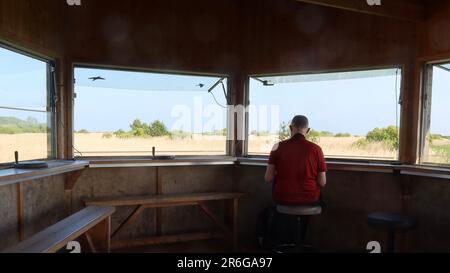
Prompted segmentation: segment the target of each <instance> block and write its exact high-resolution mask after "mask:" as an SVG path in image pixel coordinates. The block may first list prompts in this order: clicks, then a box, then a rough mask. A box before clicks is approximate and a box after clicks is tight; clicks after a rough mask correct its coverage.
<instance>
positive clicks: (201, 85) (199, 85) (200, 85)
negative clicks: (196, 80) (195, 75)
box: [197, 83, 205, 88]
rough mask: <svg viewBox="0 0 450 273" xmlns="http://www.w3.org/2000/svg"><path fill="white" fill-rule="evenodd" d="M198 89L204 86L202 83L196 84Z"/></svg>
mask: <svg viewBox="0 0 450 273" xmlns="http://www.w3.org/2000/svg"><path fill="white" fill-rule="evenodd" d="M197 86H198V87H200V88H203V87H204V86H205V85H204V84H203V83H200V84H197Z"/></svg>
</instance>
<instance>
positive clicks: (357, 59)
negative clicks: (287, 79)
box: [242, 0, 416, 74]
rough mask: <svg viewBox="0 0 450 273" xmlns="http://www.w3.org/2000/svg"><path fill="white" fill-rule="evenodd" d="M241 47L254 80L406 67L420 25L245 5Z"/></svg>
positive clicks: (302, 7)
mask: <svg viewBox="0 0 450 273" xmlns="http://www.w3.org/2000/svg"><path fill="white" fill-rule="evenodd" d="M243 17H244V18H245V25H244V28H245V29H244V31H243V37H242V39H243V41H242V45H243V46H242V51H243V52H242V58H243V59H242V61H243V67H244V70H245V71H247V72H248V73H250V74H261V73H283V72H284V73H289V72H301V71H306V72H307V71H321V70H329V69H334V70H336V69H345V68H361V67H373V66H390V65H406V64H408V62H410V61H411V59H412V58H414V53H415V43H416V40H415V31H416V24H415V23H410V22H404V21H399V20H395V19H387V18H383V17H378V16H371V15H365V14H360V13H356V12H351V11H344V10H338V9H334V8H328V7H321V6H316V5H311V4H304V3H298V2H295V1H289V0H281V1H274V0H261V1H245V4H244V5H243Z"/></svg>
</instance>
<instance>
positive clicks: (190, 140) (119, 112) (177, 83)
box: [74, 66, 228, 157]
mask: <svg viewBox="0 0 450 273" xmlns="http://www.w3.org/2000/svg"><path fill="white" fill-rule="evenodd" d="M227 86H228V85H227V78H226V77H225V76H199V75H185V74H168V73H154V72H146V71H132V70H113V69H104V68H92V67H81V66H80V67H76V68H75V95H76V98H75V106H74V107H75V110H74V129H75V132H74V154H75V155H76V156H78V157H105V156H123V157H130V156H142V157H148V156H152V155H153V148H154V149H155V154H156V155H159V156H209V155H225V154H226V151H227V149H226V148H227V141H226V138H227V105H228V99H227V97H228V87H227Z"/></svg>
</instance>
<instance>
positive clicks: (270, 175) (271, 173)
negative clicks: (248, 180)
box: [264, 164, 276, 183]
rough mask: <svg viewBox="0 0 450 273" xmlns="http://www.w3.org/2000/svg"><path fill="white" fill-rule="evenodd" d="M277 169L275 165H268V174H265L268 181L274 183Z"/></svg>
mask: <svg viewBox="0 0 450 273" xmlns="http://www.w3.org/2000/svg"><path fill="white" fill-rule="evenodd" d="M275 175H276V171H275V165H271V164H269V165H268V166H267V170H266V175H265V176H264V179H265V180H266V182H267V183H272V182H273V180H274V179H275Z"/></svg>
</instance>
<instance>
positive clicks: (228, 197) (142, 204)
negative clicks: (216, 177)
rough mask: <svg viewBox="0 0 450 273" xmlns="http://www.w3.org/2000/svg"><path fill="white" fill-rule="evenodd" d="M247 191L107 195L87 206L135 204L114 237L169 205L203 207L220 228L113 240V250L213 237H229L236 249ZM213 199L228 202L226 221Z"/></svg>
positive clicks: (89, 202)
mask: <svg viewBox="0 0 450 273" xmlns="http://www.w3.org/2000/svg"><path fill="white" fill-rule="evenodd" d="M244 196H245V194H244V193H237V192H214V193H193V194H163V195H152V196H134V197H120V198H103V199H96V200H86V201H85V205H86V206H115V207H120V206H133V207H135V208H134V210H133V211H132V212H131V214H130V215H129V216H128V217H127V218H126V219H125V220H124V221H122V222H121V224H120V225H119V226H118V227H117V228H116V230H115V231H114V232H113V233H112V235H111V239H113V238H114V236H115V235H116V234H117V233H118V232H119V231H120V230H122V229H123V228H124V227H125V226H127V225H130V224H131V223H133V222H135V221H136V220H137V219H138V217H139V216H140V215H141V214H142V212H143V211H144V210H145V209H149V208H167V207H181V206H199V207H200V208H201V209H202V210H203V211H204V212H205V214H206V215H207V216H208V217H209V218H210V219H211V220H212V221H213V222H214V223H215V224H216V225H217V226H218V227H219V228H220V230H219V231H210V232H201V233H189V234H178V235H169V236H156V237H153V238H146V239H135V240H121V241H115V240H112V242H111V247H112V248H113V249H123V248H132V247H137V246H144V245H151V244H162V243H173V242H185V241H195V240H206V239H212V238H220V237H227V238H230V239H231V240H232V244H233V249H234V250H235V251H236V250H237V249H238V208H239V199H241V198H242V197H244ZM212 201H226V202H227V205H228V213H227V215H226V216H227V217H226V220H228V221H226V223H224V222H223V221H222V220H221V218H220V217H219V216H218V215H217V214H216V213H215V212H214V211H213V210H212V209H211V207H210V206H209V203H210V202H212Z"/></svg>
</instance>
